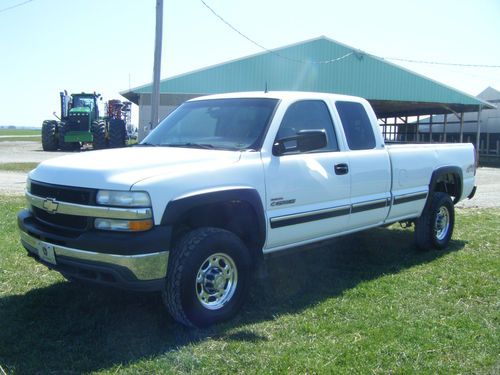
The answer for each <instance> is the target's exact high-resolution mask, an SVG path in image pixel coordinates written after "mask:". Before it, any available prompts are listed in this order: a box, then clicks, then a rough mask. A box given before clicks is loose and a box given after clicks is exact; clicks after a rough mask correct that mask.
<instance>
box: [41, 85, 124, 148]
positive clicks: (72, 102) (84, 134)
mask: <svg viewBox="0 0 500 375" xmlns="http://www.w3.org/2000/svg"><path fill="white" fill-rule="evenodd" d="M60 95H61V117H60V118H58V119H59V121H56V120H45V121H44V122H43V124H42V146H43V150H44V151H56V150H58V149H61V150H64V151H72V150H77V149H80V147H81V146H82V145H83V144H84V143H91V144H92V145H93V148H94V149H96V150H97V149H103V148H108V147H111V148H114V147H123V146H125V141H126V135H127V134H126V133H127V132H126V122H127V120H129V119H130V102H121V101H120V100H110V101H108V103H107V105H106V109H105V111H104V112H105V114H104V116H99V106H98V99H100V100H102V97H101V95H100V94H96V93H95V92H94V93H92V94H89V93H83V92H82V93H80V94H71V95H68V94H67V92H66V91H64V92H61V93H60Z"/></svg>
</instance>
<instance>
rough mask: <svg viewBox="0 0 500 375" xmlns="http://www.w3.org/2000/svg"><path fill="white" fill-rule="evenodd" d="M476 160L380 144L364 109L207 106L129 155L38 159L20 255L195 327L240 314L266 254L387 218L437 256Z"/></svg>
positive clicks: (447, 151)
mask: <svg viewBox="0 0 500 375" xmlns="http://www.w3.org/2000/svg"><path fill="white" fill-rule="evenodd" d="M474 155H475V154H474V148H473V146H472V145H471V144H439V145H437V144H432V145H430V144H414V145H386V144H385V143H384V139H383V137H382V135H381V133H380V129H379V125H378V123H377V118H376V116H375V114H374V112H373V110H372V108H371V106H370V104H369V103H368V102H367V101H366V100H364V99H362V98H357V97H351V96H342V95H334V94H320V93H304V92H267V93H236V94H224V95H213V96H206V97H201V98H197V99H193V100H190V101H187V102H185V103H184V104H182V105H181V106H180V107H178V108H177V109H176V110H175V111H174V112H172V113H171V114H170V115H169V116H168V117H167V118H165V119H164V120H163V121H162V122H161V123H160V124H159V125H158V126H157V127H156V128H155V129H154V130H153V131H152V132H151V133H150V134H149V135H148V136H147V137H146V138H145V139H144V140H143V141H142V142H141V143H140V144H139V145H137V146H136V147H130V148H123V149H115V150H102V151H90V152H85V153H81V154H75V155H68V156H62V157H59V158H54V159H51V160H48V161H45V162H42V163H41V164H40V165H39V166H38V167H37V168H36V169H34V170H33V171H31V172H30V173H29V176H28V180H27V188H26V198H27V203H28V204H27V209H25V210H23V211H21V212H20V213H19V214H18V226H19V229H20V237H21V242H22V244H23V246H24V247H25V248H26V250H27V253H28V255H30V256H32V257H33V258H35V259H36V260H37V261H39V262H41V263H43V264H44V265H46V266H48V267H49V268H50V269H54V270H57V271H59V272H60V273H61V274H62V275H63V276H65V277H66V278H67V279H69V280H80V281H81V280H83V281H88V282H93V283H99V284H105V285H110V286H116V287H121V288H126V289H131V290H140V291H158V292H160V293H161V295H162V297H163V301H164V303H165V305H166V308H167V310H168V311H169V313H170V314H171V315H172V316H173V318H174V319H176V320H177V321H178V322H180V323H182V324H185V325H188V326H193V327H204V326H208V325H211V324H214V323H218V322H221V321H224V320H227V319H230V318H231V317H233V316H234V315H235V314H236V313H237V312H238V310H239V309H240V307H241V305H242V303H243V301H244V299H245V295H246V292H247V290H248V287H249V283H250V277H251V276H252V273H253V272H254V270H255V266H256V265H258V264H261V263H260V262H261V261H262V260H263V259H264V258H265V256H266V255H267V254H270V253H274V252H278V251H284V250H287V249H290V248H293V247H297V246H301V245H306V244H309V243H313V242H316V241H322V240H325V239H329V238H332V237H336V236H341V235H345V234H349V233H353V232H358V231H362V230H365V229H368V228H373V227H377V226H383V225H388V224H390V223H395V222H402V223H405V224H415V240H416V245H417V246H418V247H419V248H421V249H443V248H445V247H446V246H447V245H448V243H449V241H450V238H451V236H452V232H453V226H454V220H455V217H454V204H455V203H457V202H458V201H460V200H462V199H465V198H472V196H473V195H474V192H475V172H476V171H475V156H474Z"/></svg>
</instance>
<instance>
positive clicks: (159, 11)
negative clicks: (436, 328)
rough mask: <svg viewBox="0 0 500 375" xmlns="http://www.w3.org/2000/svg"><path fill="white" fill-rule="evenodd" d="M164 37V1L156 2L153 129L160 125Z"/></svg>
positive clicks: (152, 96) (152, 103)
mask: <svg viewBox="0 0 500 375" xmlns="http://www.w3.org/2000/svg"><path fill="white" fill-rule="evenodd" d="M162 35H163V0H156V32H155V57H154V66H153V91H152V93H151V128H150V129H154V128H155V127H156V125H158V109H159V106H160V69H161V46H162Z"/></svg>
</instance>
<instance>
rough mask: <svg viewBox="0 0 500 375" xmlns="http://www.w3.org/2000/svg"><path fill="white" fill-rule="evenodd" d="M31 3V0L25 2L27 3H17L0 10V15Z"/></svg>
mask: <svg viewBox="0 0 500 375" xmlns="http://www.w3.org/2000/svg"><path fill="white" fill-rule="evenodd" d="M32 1H33V0H27V1H23V2H22V3H19V4H15V5H11V6H10V7H7V8H3V9H0V13H3V12H7V11H8V10H11V9H14V8H17V7H20V6H22V5H24V4H28V3H31V2H32Z"/></svg>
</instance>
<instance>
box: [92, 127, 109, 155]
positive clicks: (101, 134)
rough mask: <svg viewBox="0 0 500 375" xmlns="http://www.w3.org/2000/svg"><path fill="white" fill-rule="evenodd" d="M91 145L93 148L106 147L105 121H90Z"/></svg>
mask: <svg viewBox="0 0 500 375" xmlns="http://www.w3.org/2000/svg"><path fill="white" fill-rule="evenodd" d="M92 139H93V141H92V146H93V147H94V150H101V149H103V148H108V138H107V136H106V123H105V122H104V121H95V122H93V123H92Z"/></svg>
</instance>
